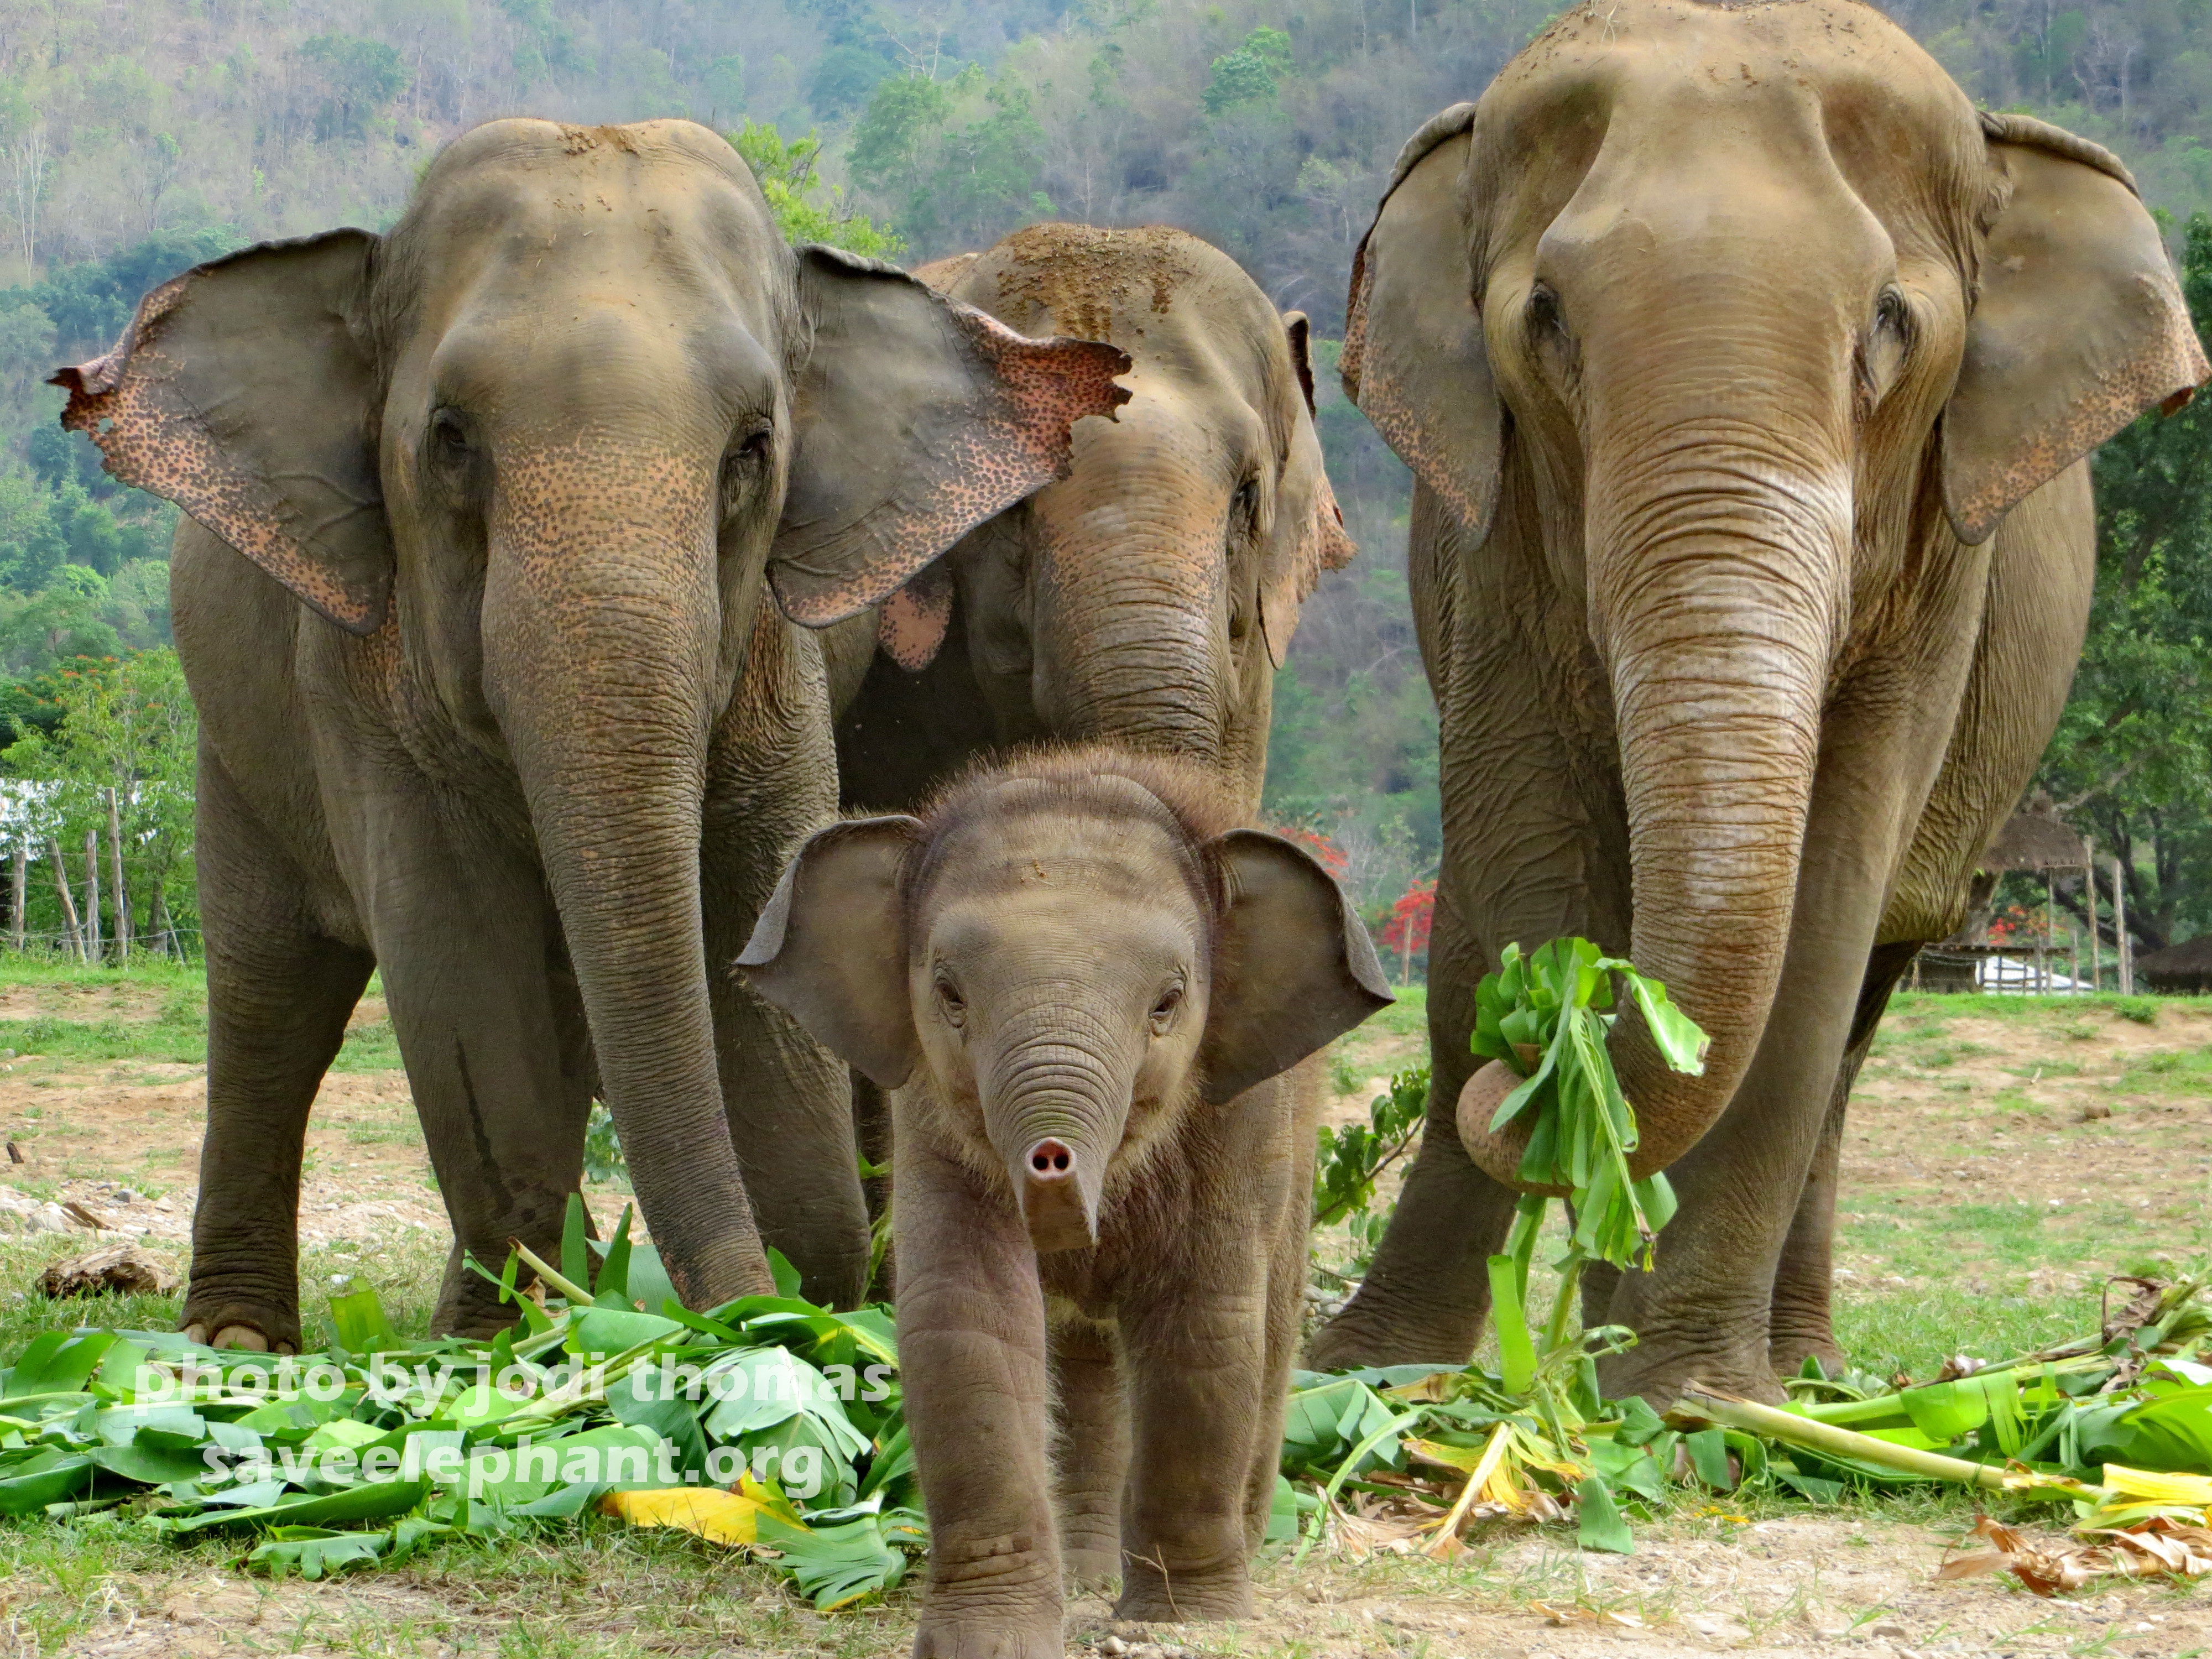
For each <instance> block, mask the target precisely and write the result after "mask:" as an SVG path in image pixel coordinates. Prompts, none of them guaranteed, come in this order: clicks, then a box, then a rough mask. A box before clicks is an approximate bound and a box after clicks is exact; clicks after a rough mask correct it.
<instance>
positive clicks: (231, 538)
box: [52, 230, 392, 634]
mask: <svg viewBox="0 0 2212 1659" xmlns="http://www.w3.org/2000/svg"><path fill="white" fill-rule="evenodd" d="M376 246H377V239H376V238H375V237H374V236H372V235H370V234H368V232H366V231H361V230H335V231H331V232H330V233H329V234H325V235H321V236H309V237H305V238H302V239H301V240H296V241H287V242H264V243H263V244H262V245H261V246H258V247H250V248H247V249H246V250H244V251H243V252H238V253H234V254H231V255H229V256H228V258H222V259H216V260H213V261H211V262H210V263H209V264H204V265H196V266H194V267H193V268H192V269H191V270H188V271H186V272H185V274H184V275H183V276H178V277H174V278H172V279H171V280H170V281H168V282H167V283H162V284H161V287H159V288H157V289H155V290H154V291H153V292H152V293H151V294H149V295H147V296H146V297H145V298H144V299H143V300H142V301H139V302H138V311H137V315H136V316H135V317H134V318H133V319H131V326H130V327H129V328H128V329H127V330H125V332H124V335H123V338H122V339H121V340H120V341H119V342H118V343H117V345H116V347H115V349H114V350H112V351H111V352H109V353H108V354H107V356H105V357H100V358H97V359H95V360H94V361H93V362H88V363H81V364H79V365H77V366H76V367H75V368H64V369H63V370H62V371H61V372H60V373H59V374H56V375H55V376H54V377H53V380H52V384H53V385H55V386H62V387H64V388H66V389H67V390H68V392H69V394H70V396H69V404H68V406H67V407H66V408H64V410H63V411H62V424H63V425H64V426H65V427H67V428H70V430H71V431H75V432H82V433H84V434H85V435H87V436H88V437H89V438H91V440H92V441H93V442H94V443H95V444H97V445H99V446H100V453H101V454H102V456H104V457H105V458H106V465H107V471H109V472H110V473H111V474H112V475H113V476H114V477H118V478H120V479H121V480H122V481H123V482H124V483H127V484H134V485H136V486H137V488H139V489H146V490H151V491H152V492H153V493H154V494H155V495H161V496H164V497H166V498H167V499H168V500H170V501H174V502H175V503H176V504H177V505H178V506H179V507H182V508H183V509H184V510H185V512H187V513H191V516H192V517H193V518H194V519H196V520H198V521H199V522H200V523H201V524H203V525H204V526H206V527H207V528H208V529H210V531H213V532H215V533H216V535H218V536H220V537H222V539H223V540H225V541H226V542H228V543H229V544H231V545H232V546H233V547H234V548H236V549H237V550H239V551H240V552H241V553H243V554H244V555H246V557H247V558H249V559H251V560H252V561H253V562H254V563H256V564H258V565H259V566H260V567H261V568H263V569H264V570H265V571H267V572H268V573H269V574H270V575H271V576H274V577H275V578H276V580H278V581H280V582H282V583H283V584H284V586H286V587H288V588H289V589H291V591H292V592H294V593H295V595H297V596H298V597H299V598H300V599H301V600H303V601H304V602H305V603H306V604H307V605H310V606H312V607H313V609H314V610H315V611H318V612H319V613H320V614H321V615H323V616H325V617H328V618H329V619H330V620H331V622H334V623H337V625H338V626H339V627H340V628H343V629H345V630H346V631H347V632H349V633H351V634H371V633H374V632H375V631H376V629H377V628H378V627H379V626H380V624H381V623H382V622H383V620H384V613H385V608H386V604H387V602H388V601H389V599H390V596H391V591H392V534H391V531H390V528H389V526H387V524H386V519H385V516H384V492H383V486H382V482H381V477H380V471H379V467H378V460H377V453H376V438H375V422H374V409H375V406H376V403H375V400H376V383H377V374H376V363H375V358H374V354H373V353H372V351H371V349H370V348H369V344H368V339H367V337H366V329H365V326H364V319H365V315H366V299H367V295H368V276H369V269H370V265H371V263H372V261H373V259H374V255H375V250H376Z"/></svg>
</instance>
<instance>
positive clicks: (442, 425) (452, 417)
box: [428, 409, 474, 473]
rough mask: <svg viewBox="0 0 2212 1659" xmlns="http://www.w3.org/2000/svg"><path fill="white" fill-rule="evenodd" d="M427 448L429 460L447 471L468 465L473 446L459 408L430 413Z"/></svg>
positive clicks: (465, 421) (472, 453)
mask: <svg viewBox="0 0 2212 1659" xmlns="http://www.w3.org/2000/svg"><path fill="white" fill-rule="evenodd" d="M428 449H429V452H430V459H431V460H432V461H433V462H434V463H435V465H438V466H440V467H441V468H443V469H444V470H445V471H447V472H449V473H450V472H459V471H462V470H463V469H464V468H465V467H466V466H467V465H468V464H469V462H470V460H471V459H472V457H473V455H474V448H473V447H472V446H471V444H470V442H469V426H468V422H467V420H466V419H465V418H464V417H463V416H462V415H461V413H460V411H459V410H453V409H441V410H436V411H435V412H434V413H433V414H432V415H431V416H430V431H429V443H428Z"/></svg>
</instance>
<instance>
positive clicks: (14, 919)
mask: <svg viewBox="0 0 2212 1659" xmlns="http://www.w3.org/2000/svg"><path fill="white" fill-rule="evenodd" d="M8 895H9V897H10V898H12V899H13V900H15V908H14V910H12V911H11V912H10V913H9V933H10V935H11V937H10V939H9V943H10V944H12V945H14V946H15V954H16V955H17V956H21V955H22V953H23V946H24V945H26V944H27V943H28V939H27V935H26V933H24V929H25V927H27V925H28V921H27V918H26V916H25V915H24V912H25V911H27V909H29V908H30V899H31V843H30V842H27V841H19V842H16V843H15V869H14V871H13V872H11V878H10V879H9V884H8Z"/></svg>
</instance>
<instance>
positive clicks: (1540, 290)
mask: <svg viewBox="0 0 2212 1659" xmlns="http://www.w3.org/2000/svg"><path fill="white" fill-rule="evenodd" d="M1566 327H1567V321H1566V318H1565V315H1563V314H1562V313H1561V312H1560V310H1559V295H1558V294H1557V293H1556V292H1555V291H1554V290H1553V288H1552V285H1551V284H1550V283H1537V284H1536V286H1535V287H1534V288H1533V289H1529V290H1528V331H1529V332H1530V333H1531V334H1564V333H1565V332H1566Z"/></svg>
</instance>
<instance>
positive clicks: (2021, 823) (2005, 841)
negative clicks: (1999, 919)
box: [1981, 810, 2089, 875]
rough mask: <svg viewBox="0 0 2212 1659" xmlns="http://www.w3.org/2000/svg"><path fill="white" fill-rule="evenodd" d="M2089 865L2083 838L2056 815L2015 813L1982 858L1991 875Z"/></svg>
mask: <svg viewBox="0 0 2212 1659" xmlns="http://www.w3.org/2000/svg"><path fill="white" fill-rule="evenodd" d="M2088 861H2089V849H2088V848H2087V845H2085V844H2084V843H2083V842H2082V840H2081V836H2079V835H2078V834H2076V833H2075V831H2074V830H2073V829H2071V828H2070V827H2069V826H2068V825H2067V824H2066V823H2064V822H2063V820H2062V819H2060V818H2059V817H2057V815H2056V814H2055V813H2046V812H2038V811H2033V810H2031V811H2026V812H2015V813H2014V814H2013V815H2012V816H2011V817H2008V818H2007V819H2006V820H2005V821H2004V827H2003V828H2002V829H1999V830H1998V831H1997V833H1996V840H1994V841H1992V842H1990V844H1989V847H1988V848H1987V849H1986V850H1984V853H1983V854H1982V861H1981V867H1982V868H1983V869H1984V870H1986V871H1988V872H1990V874H1991V875H2002V873H2004V872H2006V871H2008V870H2078V869H2080V868H2081V866H2083V865H2085V864H2087V863H2088Z"/></svg>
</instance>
